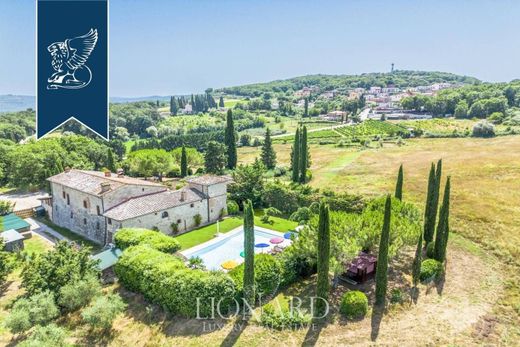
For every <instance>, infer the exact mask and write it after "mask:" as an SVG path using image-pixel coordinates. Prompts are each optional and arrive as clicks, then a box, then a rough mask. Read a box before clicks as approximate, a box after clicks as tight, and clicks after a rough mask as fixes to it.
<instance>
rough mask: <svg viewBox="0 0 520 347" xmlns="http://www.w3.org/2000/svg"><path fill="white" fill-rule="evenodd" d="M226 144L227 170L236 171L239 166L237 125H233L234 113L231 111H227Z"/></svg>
mask: <svg viewBox="0 0 520 347" xmlns="http://www.w3.org/2000/svg"><path fill="white" fill-rule="evenodd" d="M224 144H225V145H226V147H227V158H228V162H227V168H228V169H234V168H235V167H236V166H237V144H236V139H235V125H234V123H233V112H232V111H231V109H229V110H228V111H227V116H226V131H225V133H224Z"/></svg>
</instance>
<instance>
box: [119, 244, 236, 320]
mask: <svg viewBox="0 0 520 347" xmlns="http://www.w3.org/2000/svg"><path fill="white" fill-rule="evenodd" d="M115 271H116V274H117V276H118V278H119V281H120V282H121V283H122V284H123V285H124V286H125V287H126V288H128V289H129V290H132V291H136V292H140V293H142V294H143V295H144V296H145V298H146V299H148V300H149V301H151V302H154V303H156V304H158V305H161V306H162V307H163V308H165V309H167V310H169V311H170V312H172V313H174V314H178V315H181V316H184V317H190V318H193V317H196V316H197V298H199V299H200V311H199V312H200V316H201V317H206V316H210V315H211V313H212V308H213V307H212V305H213V303H212V298H214V301H213V302H214V304H215V305H216V303H218V302H219V301H221V306H220V307H221V312H222V313H224V312H226V310H227V308H228V307H230V306H231V305H232V304H233V298H234V296H235V285H234V283H233V281H232V280H231V278H230V277H229V276H228V275H227V274H225V273H223V272H206V271H202V270H192V269H189V268H187V267H186V265H184V263H183V261H182V260H180V259H179V258H177V257H175V256H172V255H169V254H166V253H163V252H160V251H158V250H156V249H152V248H150V247H148V246H146V245H140V246H133V247H129V248H128V249H126V250H125V251H124V252H123V255H122V256H121V258H120V259H119V261H118V262H117V264H116V267H115ZM215 312H216V311H215Z"/></svg>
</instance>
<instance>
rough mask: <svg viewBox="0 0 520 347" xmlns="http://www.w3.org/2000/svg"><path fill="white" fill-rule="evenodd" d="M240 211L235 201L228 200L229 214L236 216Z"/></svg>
mask: <svg viewBox="0 0 520 347" xmlns="http://www.w3.org/2000/svg"><path fill="white" fill-rule="evenodd" d="M238 211H239V208H238V204H237V202H236V201H235V200H228V202H227V212H228V213H229V214H230V215H232V216H234V215H237V214H238Z"/></svg>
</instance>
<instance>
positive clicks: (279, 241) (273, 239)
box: [269, 237, 284, 245]
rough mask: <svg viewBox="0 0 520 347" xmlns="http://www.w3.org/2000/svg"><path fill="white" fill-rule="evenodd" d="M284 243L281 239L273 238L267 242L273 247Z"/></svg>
mask: <svg viewBox="0 0 520 347" xmlns="http://www.w3.org/2000/svg"><path fill="white" fill-rule="evenodd" d="M283 241H284V239H283V237H273V238H272V239H270V240H269V242H271V243H272V244H273V245H277V244H279V243H282V242H283Z"/></svg>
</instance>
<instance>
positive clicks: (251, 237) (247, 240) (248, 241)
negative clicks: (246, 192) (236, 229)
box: [244, 200, 255, 307]
mask: <svg viewBox="0 0 520 347" xmlns="http://www.w3.org/2000/svg"><path fill="white" fill-rule="evenodd" d="M244 300H246V301H247V302H248V303H249V305H251V307H253V305H254V304H255V225H254V214H253V204H252V203H251V200H247V201H246V202H245V203H244Z"/></svg>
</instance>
